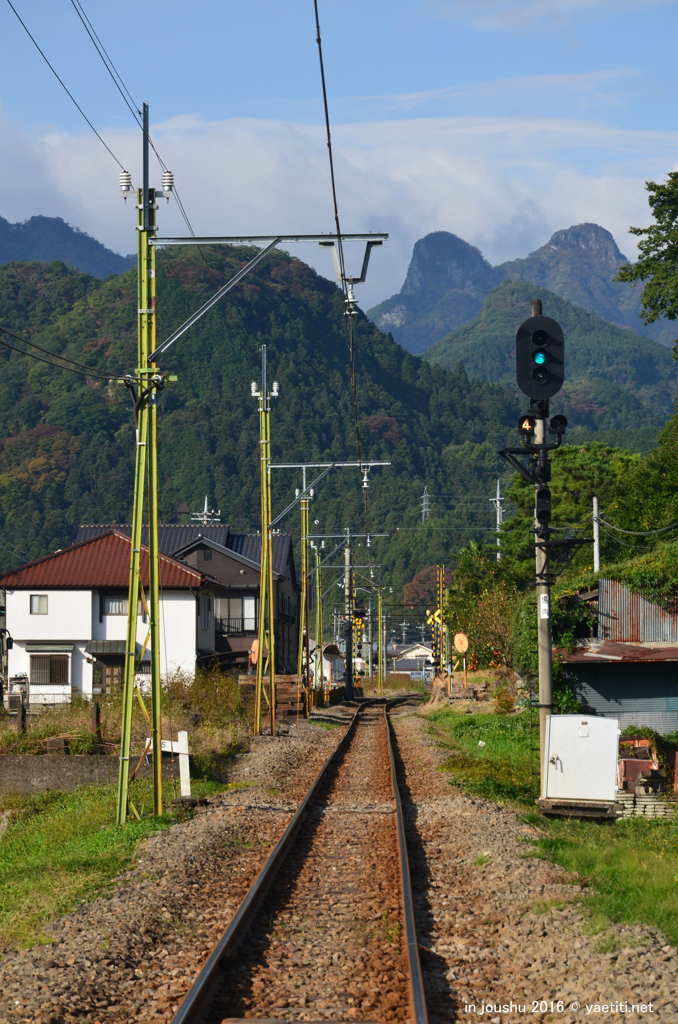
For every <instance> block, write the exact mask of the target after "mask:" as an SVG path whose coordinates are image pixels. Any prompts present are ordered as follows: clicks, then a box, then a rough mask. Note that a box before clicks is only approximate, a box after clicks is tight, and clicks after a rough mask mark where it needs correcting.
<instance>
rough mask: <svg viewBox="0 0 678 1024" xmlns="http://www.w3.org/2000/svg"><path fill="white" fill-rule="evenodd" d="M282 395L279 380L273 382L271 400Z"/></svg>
mask: <svg viewBox="0 0 678 1024" xmlns="http://www.w3.org/2000/svg"><path fill="white" fill-rule="evenodd" d="M279 394H280V384H279V383H278V381H277V380H274V381H273V388H272V390H271V398H277V397H278V395H279Z"/></svg>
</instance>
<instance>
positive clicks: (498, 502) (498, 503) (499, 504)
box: [493, 480, 504, 562]
mask: <svg viewBox="0 0 678 1024" xmlns="http://www.w3.org/2000/svg"><path fill="white" fill-rule="evenodd" d="M493 505H494V507H495V510H496V513H497V561H498V562H500V561H501V524H502V523H503V522H504V499H503V498H502V496H501V481H500V480H497V497H496V498H495V499H494V501H493Z"/></svg>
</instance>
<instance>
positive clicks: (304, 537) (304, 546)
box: [297, 470, 309, 676]
mask: <svg viewBox="0 0 678 1024" xmlns="http://www.w3.org/2000/svg"><path fill="white" fill-rule="evenodd" d="M304 490H306V471H305V470H304ZM297 493H298V492H297ZM308 504H309V499H308V498H302V499H301V594H300V595H299V653H298V656H297V675H298V676H301V674H302V669H303V665H304V653H305V650H306V634H307V632H308V627H309V622H308V618H307V611H308ZM307 672H308V666H307Z"/></svg>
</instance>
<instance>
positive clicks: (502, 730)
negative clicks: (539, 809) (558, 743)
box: [426, 708, 539, 806]
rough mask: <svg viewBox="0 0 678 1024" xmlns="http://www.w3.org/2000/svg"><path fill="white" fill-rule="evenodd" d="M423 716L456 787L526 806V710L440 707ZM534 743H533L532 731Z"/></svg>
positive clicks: (529, 794) (528, 786)
mask: <svg viewBox="0 0 678 1024" xmlns="http://www.w3.org/2000/svg"><path fill="white" fill-rule="evenodd" d="M426 717H427V718H428V720H429V722H431V725H432V729H433V732H434V734H435V735H436V736H437V738H438V740H439V741H440V742H441V744H442V745H444V746H446V747H448V748H449V750H450V757H449V759H448V761H447V762H446V763H445V765H444V770H446V771H450V772H452V773H453V775H454V781H455V784H456V785H458V786H459V787H460V788H461V789H463V790H464V791H465V792H467V793H471V794H473V795H474V796H481V797H485V798H486V799H488V800H497V801H499V802H501V803H517V804H520V805H523V804H524V805H526V806H531V804H532V777H531V772H530V764H531V754H530V742H531V737H530V712H529V711H525V712H522V713H521V714H518V715H488V714H477V715H473V714H472V715H467V714H463V715H460V714H458V713H456V712H455V711H453V710H451V709H448V708H445V709H443V710H441V711H433V712H432V713H431V714H429V715H427V716H426ZM535 742H536V743H538V742H539V734H538V733H537V735H536V740H535ZM480 743H483V744H484V746H482V747H481V746H479V744H480ZM535 759H536V758H535Z"/></svg>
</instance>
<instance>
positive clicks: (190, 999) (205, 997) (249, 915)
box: [172, 695, 428, 1024]
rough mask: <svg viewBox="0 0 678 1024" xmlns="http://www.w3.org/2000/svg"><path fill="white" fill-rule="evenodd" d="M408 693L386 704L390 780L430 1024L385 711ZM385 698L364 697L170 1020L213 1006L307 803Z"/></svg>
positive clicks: (421, 1008) (414, 1001) (417, 1012)
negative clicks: (225, 969) (227, 962)
mask: <svg viewBox="0 0 678 1024" xmlns="http://www.w3.org/2000/svg"><path fill="white" fill-rule="evenodd" d="M409 697H411V695H408V697H399V698H395V699H394V700H391V701H388V702H386V703H385V704H384V721H385V725H386V736H387V743H388V752H389V760H390V765H391V785H392V789H393V795H394V803H395V809H396V828H397V839H398V842H397V845H398V862H399V867H400V881H401V891H402V897H403V912H404V917H405V939H406V950H405V952H406V956H407V962H408V968H409V990H410V1002H411V1005H412V1009H413V1012H414V1022H415V1024H428V1013H427V1010H426V999H425V995H424V982H423V978H422V974H421V964H420V961H419V947H418V943H417V934H416V927H415V921H414V905H413V902H412V886H411V882H410V872H409V860H408V856H407V845H406V839H405V826H404V821H403V809H402V801H401V799H400V792H399V789H398V779H397V775H396V767H395V757H394V754H393V744H392V742H391V730H392V728H393V727H392V725H391V722H390V719H389V717H388V714H387V709H388V708H390V707H393V706H395V705H396V704H398V703H401V702H402V701H403V700H407V699H408V698H409ZM381 703H382V701H381V700H379V699H378V698H377V699H374V698H368V699H365V700H362V701H361V703H360V705H359V706H358V709H357V711H356V713H355V715H354V716H353V718H352V720H351V724H350V725H349V727H348V729H347V730H346V732H345V733H344V735H343V736H342V738H341V739H340V740H339V742H338V743H337V745H336V746H335V748H334V750H333V751H332V753H331V754H330V755H329V757H328V758H327V760H326V761H325V763H324V765H323V766H322V768H321V769H320V771H319V772H318V775H317V776H316V778H315V779H314V781H313V783H312V785H311V787H310V789H309V790H308V792H307V793H306V796H305V797H304V799H303V800H302V802H301V804H300V805H299V807H298V809H297V811H296V813H295V815H294V817H293V818H292V820H291V821H290V823H289V824H288V826H287V828H286V829H285V831H284V833H283V835H282V836H281V838H280V839H279V840H278V843H277V844H276V847H275V849H274V850H273V852H272V853H271V855H270V857H269V858H268V860H267V861H266V863H265V864H264V866H263V867H262V869H261V871H260V872H259V874H258V875H257V877H256V878H255V880H254V882H253V883H252V885H251V886H250V888H249V890H248V892H247V895H246V896H245V899H244V900H243V902H242V903H241V904H240V907H239V908H238V910H237V911H236V914H235V916H234V917H233V919H232V921H231V923H230V924H229V926H228V928H227V929H226V931H225V932H224V934H223V936H222V937H221V939H220V940H219V942H218V943H217V945H216V946H215V947H214V950H213V951H212V953H211V954H210V956H209V958H208V960H207V963H206V964H205V966H204V967H203V968H202V970H201V971H200V973H199V975H198V977H197V978H196V979H195V981H194V982H193V985H192V986H191V988H190V989H189V991H188V993H187V995H186V996H185V998H184V1000H183V1002H182V1003H181V1005H180V1007H179V1009H178V1010H177V1012H176V1014H175V1015H174V1017H173V1018H172V1024H202V1022H203V1020H204V1018H205V1016H206V1014H207V1013H208V1012H209V1008H210V1001H211V998H212V996H213V993H214V989H215V988H216V987H217V985H218V984H219V981H220V978H219V974H220V970H221V967H222V963H223V960H224V958H225V957H227V956H229V955H230V954H232V953H234V952H235V950H236V949H237V946H238V943H239V941H240V939H241V938H242V936H243V934H244V933H245V932H246V931H247V930H248V928H249V927H250V926H251V924H252V923H253V920H254V917H255V914H256V911H257V910H258V908H259V906H260V904H261V901H262V900H263V898H264V896H265V895H266V893H267V892H268V889H269V887H270V885H271V883H272V881H273V880H274V878H275V876H276V875H277V873H278V870H279V869H280V866H281V864H282V862H283V861H284V859H285V857H286V855H287V853H288V851H289V848H290V846H291V844H292V842H293V840H294V839H295V837H296V835H297V833H298V831H299V829H300V827H301V824H302V822H303V820H304V818H305V816H306V811H307V810H308V806H309V804H310V803H311V801H312V800H313V798H314V797H315V795H316V794H317V792H318V790H319V788H320V786H321V784H322V783H323V782H324V780H325V777H326V775H327V773H328V770H329V768H330V767H331V765H332V764H333V763H334V761H335V760H336V758H337V757H338V755H339V754H340V753H341V752H342V751H343V750H344V749H345V748H346V747H347V746H348V744H349V742H350V740H351V737H352V735H353V733H354V731H355V728H356V723H357V722H358V718H359V716H360V713H361V711H362V710H363V709H364V708H366V707H369V706H370V705H374V704H381Z"/></svg>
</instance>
